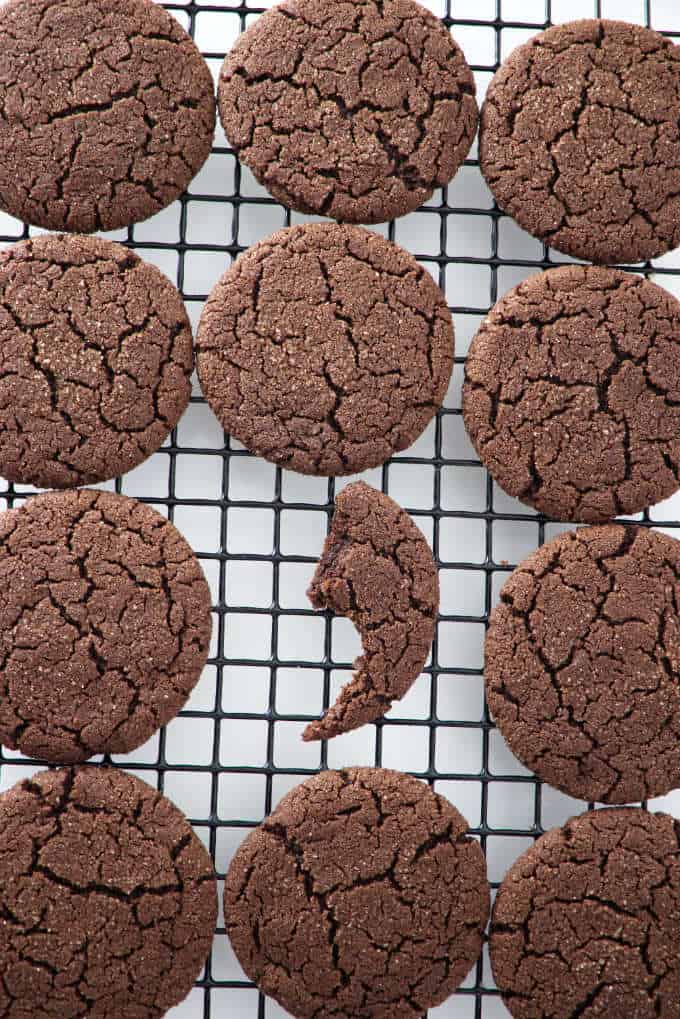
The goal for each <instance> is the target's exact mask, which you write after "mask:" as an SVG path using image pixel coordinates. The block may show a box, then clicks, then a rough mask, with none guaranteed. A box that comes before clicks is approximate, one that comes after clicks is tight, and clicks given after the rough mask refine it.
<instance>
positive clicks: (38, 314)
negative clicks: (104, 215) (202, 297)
mask: <svg viewBox="0 0 680 1019" xmlns="http://www.w3.org/2000/svg"><path fill="white" fill-rule="evenodd" d="M192 367H193V352H192V337H191V326H190V324H189V320H188V318H187V314H186V311H185V310H184V305H183V303H182V299H181V297H180V295H179V293H178V292H177V290H176V289H175V288H174V287H173V285H172V284H171V283H170V281H169V280H168V279H167V278H166V277H165V276H164V275H163V273H161V272H160V271H159V270H158V269H157V268H156V267H155V266H153V265H149V264H147V263H145V262H142V261H141V259H139V258H138V257H137V256H136V255H135V254H133V253H132V252H131V251H128V250H127V249H126V248H123V247H121V245H119V244H113V243H112V242H111V241H107V240H102V239H100V238H95V237H80V236H57V237H55V236H50V235H46V236H44V237H37V238H35V239H32V240H27V241H22V242H21V243H20V244H15V245H14V246H13V247H11V248H8V249H6V250H5V251H3V252H0V474H2V475H3V476H4V477H6V478H9V480H10V481H18V482H21V483H24V484H32V485H38V486H40V487H42V488H69V487H73V486H76V485H83V484H93V483H94V482H97V481H105V480H107V479H108V478H113V477H115V476H116V475H117V474H123V473H124V472H125V471H128V470H130V469H131V468H133V467H136V466H137V464H139V463H141V462H142V460H145V459H146V458H147V457H148V456H149V455H150V454H151V453H153V452H155V450H157V449H158V447H159V446H160V445H161V444H162V442H163V441H164V439H165V438H166V437H167V435H168V433H169V432H170V431H171V429H173V428H174V427H175V425H176V424H177V422H178V420H179V418H180V416H181V415H182V412H183V411H184V409H185V408H186V406H187V403H188V402H189V396H190V395H191V371H192Z"/></svg>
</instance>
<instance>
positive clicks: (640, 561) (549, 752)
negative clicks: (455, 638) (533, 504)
mask: <svg viewBox="0 0 680 1019" xmlns="http://www.w3.org/2000/svg"><path fill="white" fill-rule="evenodd" d="M679 605H680V542H678V541H677V540H676V539H674V538H669V537H667V536H666V535H664V534H660V533H658V532H656V531H649V530H647V529H644V528H638V527H622V526H619V525H616V524H608V525H605V526H600V527H587V528H582V529H581V530H579V531H576V532H571V533H567V534H562V535H560V536H559V537H558V538H555V539H554V540H553V541H550V542H548V544H547V545H544V546H543V547H542V548H540V549H538V551H537V552H534V553H533V555H531V556H529V558H528V559H525V560H524V562H523V563H521V564H520V565H519V566H518V567H517V569H516V570H515V571H514V573H513V574H512V575H511V576H510V578H509V579H508V581H507V582H506V583H505V585H504V586H503V588H502V590H501V596H500V604H499V605H498V606H497V607H496V608H495V609H494V611H493V612H492V614H491V619H490V621H489V630H488V633H487V638H486V654H485V677H486V691H487V698H488V702H489V708H490V710H491V712H492V714H493V716H494V718H495V721H496V724H497V725H498V727H499V729H500V730H501V732H502V733H503V736H504V737H505V739H506V740H507V742H508V744H509V746H510V748H511V750H512V751H513V753H514V754H515V755H516V756H517V757H519V759H520V760H521V761H522V762H523V764H525V765H526V766H527V767H528V768H531V770H532V771H533V772H535V773H536V774H537V775H538V776H539V778H542V779H544V780H545V781H546V782H549V783H550V785H553V786H556V787H557V788H558V789H561V790H562V791H563V792H566V793H569V795H571V796H576V797H578V798H579V799H583V800H599V801H601V802H605V803H630V802H632V801H635V800H643V799H649V798H651V797H653V796H661V795H663V794H664V793H667V792H669V791H670V790H671V789H676V788H678V787H680V687H679V685H678V673H680V610H679Z"/></svg>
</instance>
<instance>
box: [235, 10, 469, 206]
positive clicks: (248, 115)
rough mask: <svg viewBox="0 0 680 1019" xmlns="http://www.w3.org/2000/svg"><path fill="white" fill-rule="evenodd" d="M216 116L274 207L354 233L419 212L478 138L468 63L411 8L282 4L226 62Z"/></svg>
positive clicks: (431, 20) (434, 22)
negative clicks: (328, 219)
mask: <svg viewBox="0 0 680 1019" xmlns="http://www.w3.org/2000/svg"><path fill="white" fill-rule="evenodd" d="M218 105H219V111H220V119H221V121H222V125H223V127H224V130H225V133H226V135H227V137H228V138H229V140H230V142H231V143H232V145H233V146H234V148H235V149H236V151H237V152H238V154H239V157H240V158H241V159H242V160H243V161H244V162H245V163H247V165H248V166H249V167H250V169H251V170H252V171H253V173H254V174H255V176H256V177H257V179H258V180H259V181H260V182H261V183H262V184H264V185H265V187H267V188H268V189H269V191H270V192H271V193H272V194H273V195H274V197H275V198H277V199H278V200H279V201H280V202H283V204H284V205H288V206H290V208H292V209H298V210H299V211H300V212H311V213H320V214H322V215H327V216H332V217H333V218H334V219H339V220H344V221H346V222H349V223H382V222H384V221H385V220H388V219H392V218H393V217H395V216H403V215H404V213H406V212H410V211H411V210H412V209H416V208H418V206H419V205H422V204H423V202H424V201H426V200H427V199H428V198H429V197H430V195H431V194H432V192H433V191H434V190H435V188H437V187H441V186H443V185H444V184H447V183H448V182H449V181H450V180H451V178H452V177H453V175H454V173H455V172H456V170H457V169H458V167H459V166H460V164H461V163H462V162H463V160H464V159H465V157H466V156H467V154H468V151H469V149H470V146H471V144H472V140H473V138H474V136H475V133H476V130H477V103H476V100H475V85H474V80H473V77H472V73H471V71H470V68H469V67H468V65H467V63H466V61H465V57H464V56H463V53H462V51H461V50H460V49H459V47H458V46H457V45H456V43H455V42H454V40H453V39H452V38H451V34H450V32H449V31H448V29H447V28H445V26H444V25H443V24H442V23H441V21H440V20H439V18H436V17H434V15H432V14H430V12H429V11H426V10H425V9H424V8H423V7H421V6H420V4H417V3H414V2H413V0H284V2H283V3H280V4H278V5H277V6H275V7H273V8H272V9H271V10H269V11H267V12H266V13H265V14H263V15H262V17H261V18H259V19H258V21H257V22H256V23H255V24H254V25H253V26H252V27H251V28H249V29H248V31H247V32H246V33H245V34H244V35H243V36H241V38H240V39H239V40H238V41H237V43H236V45H235V46H234V48H233V49H232V51H231V53H229V54H228V55H227V58H226V60H225V62H224V65H223V67H222V73H221V75H220V82H219V86H218Z"/></svg>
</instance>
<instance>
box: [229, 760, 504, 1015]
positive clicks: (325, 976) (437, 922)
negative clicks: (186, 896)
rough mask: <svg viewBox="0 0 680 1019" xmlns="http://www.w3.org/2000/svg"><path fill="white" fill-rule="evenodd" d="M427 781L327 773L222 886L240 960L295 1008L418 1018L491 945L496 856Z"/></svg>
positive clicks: (265, 832) (244, 853) (291, 801)
mask: <svg viewBox="0 0 680 1019" xmlns="http://www.w3.org/2000/svg"><path fill="white" fill-rule="evenodd" d="M467 828H468V826H467V822H466V821H465V819H464V818H463V817H461V815H460V814H459V813H458V811H457V810H456V809H455V808H454V807H452V806H451V804H450V803H449V802H448V801H447V800H445V799H444V798H443V797H442V796H437V795H436V794H435V793H433V792H432V790H431V789H430V788H429V787H428V786H426V785H425V784H424V783H422V782H419V781H417V780H416V779H414V778H411V777H410V776H407V775H402V774H400V773H398V772H396V771H385V770H383V769H382V768H350V769H348V770H346V771H325V772H323V773H322V774H320V775H316V776H314V778H311V779H309V780H308V781H307V782H304V783H303V784H302V785H300V786H298V787H297V788H296V789H294V790H293V791H292V792H291V793H289V794H288V795H287V796H285V797H284V799H283V800H281V802H280V803H279V805H278V807H277V808H276V810H275V811H274V813H273V814H271V815H270V816H269V817H268V818H267V819H266V820H265V822H264V823H263V824H262V825H261V826H260V827H259V828H257V829H256V830H255V831H254V832H253V833H252V834H251V835H249V836H248V838H247V839H246V841H245V842H244V843H243V844H242V846H241V847H240V849H239V850H238V852H237V853H236V856H235V857H234V860H233V863H232V865H231V867H230V868H229V872H228V874H227V879H226V883H225V892H224V913H225V923H226V927H227V933H228V934H229V937H230V938H231V943H232V945H233V947H234V951H235V952H236V954H237V956H238V958H239V961H240V963H241V965H242V966H243V968H244V970H245V971H246V974H247V975H248V976H249V977H250V979H252V980H254V981H255V983H256V984H257V985H258V987H260V989H261V990H262V991H264V992H265V994H269V995H271V997H273V998H275V999H276V1000H277V1001H278V1002H280V1004H281V1005H283V1007H284V1008H285V1009H287V1010H288V1011H289V1012H290V1013H291V1014H292V1015H293V1016H296V1017H298V1019H312V1017H313V1016H322V1015H323V1016H330V1015H333V1016H336V1017H337V1019H419V1017H420V1016H421V1015H422V1014H423V1012H425V1010H426V1009H428V1008H430V1007H432V1006H434V1005H437V1004H439V1003H440V1002H442V1001H444V999H445V998H447V997H448V996H449V995H450V994H451V993H452V992H453V991H454V990H455V989H456V987H457V986H458V985H459V984H460V982H461V981H462V980H463V978H464V977H465V975H466V974H467V972H468V970H469V969H470V967H471V966H472V965H473V963H474V962H475V960H476V959H477V957H478V956H479V953H480V951H481V947H482V933H483V931H484V927H485V926H486V920H487V916H488V912H489V886H488V883H487V879H486V864H485V860H484V856H483V854H482V851H481V849H480V847H479V844H478V843H477V842H476V841H475V840H474V839H472V838H470V836H469V835H467Z"/></svg>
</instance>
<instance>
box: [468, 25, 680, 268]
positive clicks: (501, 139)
mask: <svg viewBox="0 0 680 1019" xmlns="http://www.w3.org/2000/svg"><path fill="white" fill-rule="evenodd" d="M479 156H480V165H481V169H482V172H483V174H484V176H485V177H486V180H487V183H488V184H489V187H490V188H491V190H492V191H493V193H494V196H495V198H496V200H497V202H498V204H499V205H500V207H501V208H502V209H503V210H504V211H505V212H508V213H509V214H510V215H511V216H513V217H514V218H515V219H516V220H517V222H518V223H519V224H520V226H522V227H523V228H524V229H525V230H528V231H529V233H531V234H533V235H534V236H535V237H538V238H539V239H540V240H543V241H545V242H546V243H547V244H550V245H551V246H552V247H554V248H557V249H558V250H559V251H564V252H566V253H568V254H570V255H574V256H576V257H577V258H584V259H587V260H588V261H592V262H630V263H634V262H639V261H643V260H645V259H649V258H654V257H655V256H657V255H660V254H662V253H663V252H665V251H668V250H669V249H671V248H674V247H677V245H678V244H680V46H677V45H676V44H675V43H674V42H673V41H672V40H671V39H666V38H664V37H663V36H661V35H659V34H658V33H657V32H654V31H652V30H651V29H649V28H643V27H641V26H639V25H629V24H626V23H625V22H621V21H608V20H598V19H592V20H584V21H574V22H570V23H568V24H564V25H556V26H555V27H553V28H549V29H547V31H545V32H541V33H540V34H538V35H536V36H534V38H533V39H531V40H529V42H527V43H525V44H524V45H523V46H519V47H518V48H517V49H516V50H514V51H513V52H512V53H511V54H510V56H509V57H508V59H507V60H506V61H505V62H504V64H503V65H502V66H501V68H500V70H499V71H498V72H497V73H496V75H495V77H494V78H493V79H492V81H491V84H490V85H489V88H488V91H487V93H486V99H485V102H484V106H483V108H482V117H481V127H480V140H479Z"/></svg>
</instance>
